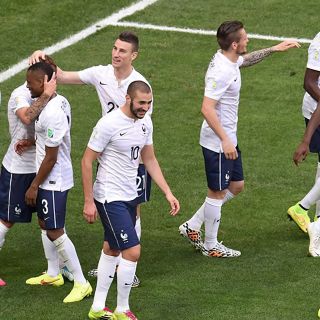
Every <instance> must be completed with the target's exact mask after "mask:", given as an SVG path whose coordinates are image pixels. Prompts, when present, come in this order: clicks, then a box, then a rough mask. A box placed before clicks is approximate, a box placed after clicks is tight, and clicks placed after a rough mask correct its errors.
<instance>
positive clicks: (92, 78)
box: [78, 66, 99, 86]
mask: <svg viewBox="0 0 320 320" xmlns="http://www.w3.org/2000/svg"><path fill="white" fill-rule="evenodd" d="M98 72H99V66H94V67H90V68H87V69H84V70H81V71H79V72H78V75H79V78H80V80H81V81H82V82H84V83H85V84H90V85H93V86H94V85H95V84H96V83H97V74H98Z"/></svg>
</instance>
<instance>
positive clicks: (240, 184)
mask: <svg viewBox="0 0 320 320" xmlns="http://www.w3.org/2000/svg"><path fill="white" fill-rule="evenodd" d="M217 40H218V43H219V46H220V48H221V49H220V50H218V52H217V53H216V54H215V55H214V56H213V58H212V60H211V62H210V64H209V67H208V70H207V73H206V77H205V92H204V97H203V102H202V109H201V112H202V114H203V116H204V121H203V124H202V128H201V133H200V145H201V147H202V152H203V156H204V162H205V170H206V177H207V184H208V193H207V197H206V198H205V201H204V203H203V204H202V206H201V207H200V208H199V210H198V211H197V212H196V213H195V214H194V215H193V216H192V217H191V219H189V220H188V221H186V222H184V223H183V224H182V225H180V227H179V232H180V234H181V235H183V236H184V237H186V238H187V239H188V241H189V242H191V243H192V245H193V246H195V247H196V248H197V249H200V250H201V252H202V254H203V255H205V256H209V257H224V258H228V257H238V256H240V254H241V253H240V251H238V250H233V249H230V248H228V247H226V246H225V245H223V244H222V242H219V241H218V230H219V225H220V219H221V207H222V205H223V204H224V203H225V202H227V201H228V200H231V199H232V198H234V197H235V196H236V195H238V194H239V193H240V192H241V191H242V190H243V188H244V178H243V170H242V160H241V152H240V149H239V147H238V141H237V122H238V107H239V97H240V88H241V74H240V69H239V68H240V67H247V66H251V65H254V64H256V63H258V62H260V61H262V60H263V59H264V58H265V57H267V56H269V55H271V54H272V53H273V52H277V51H286V50H288V49H289V48H293V47H299V44H298V43H297V42H295V41H284V42H281V43H279V44H278V45H275V46H273V47H271V48H266V49H262V50H259V51H255V52H252V53H249V54H246V52H247V44H248V41H249V40H248V37H247V33H246V31H245V29H244V26H243V24H242V23H241V22H240V21H226V22H224V23H222V24H221V25H220V27H219V28H218V31H217ZM203 223H205V238H204V243H203V242H202V239H201V233H200V228H201V225H202V224H203Z"/></svg>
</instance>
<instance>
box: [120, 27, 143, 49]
mask: <svg viewBox="0 0 320 320" xmlns="http://www.w3.org/2000/svg"><path fill="white" fill-rule="evenodd" d="M118 39H119V40H121V41H125V42H129V43H131V45H132V51H133V52H138V51H139V38H138V36H137V35H136V34H135V33H134V32H132V31H123V32H121V33H120V34H119V36H118Z"/></svg>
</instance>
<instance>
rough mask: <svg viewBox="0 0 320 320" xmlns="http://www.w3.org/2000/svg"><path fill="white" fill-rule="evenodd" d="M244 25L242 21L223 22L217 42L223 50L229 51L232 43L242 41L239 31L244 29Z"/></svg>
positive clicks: (218, 32)
mask: <svg viewBox="0 0 320 320" xmlns="http://www.w3.org/2000/svg"><path fill="white" fill-rule="evenodd" d="M243 28H244V26H243V23H242V22H241V21H237V20H233V21H225V22H223V23H222V24H221V25H220V27H219V28H218V31H217V41H218V43H219V46H220V48H221V49H222V50H228V49H229V48H230V46H231V44H232V42H234V41H235V42H238V41H239V40H240V35H239V32H238V31H239V30H241V29H243Z"/></svg>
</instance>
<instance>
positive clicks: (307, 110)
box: [302, 32, 320, 119]
mask: <svg viewBox="0 0 320 320" xmlns="http://www.w3.org/2000/svg"><path fill="white" fill-rule="evenodd" d="M307 68H308V69H311V70H315V71H319V72H320V32H319V33H318V34H317V35H316V36H315V38H314V39H313V40H312V42H311V44H310V46H309V49H308V62H307ZM318 87H319V88H320V77H319V78H318ZM316 108H317V101H316V100H314V99H313V98H312V97H311V96H310V94H309V93H308V92H306V93H305V94H304V97H303V102H302V114H303V116H304V117H305V118H307V119H310V118H311V116H312V114H313V112H314V111H315V110H316Z"/></svg>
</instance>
